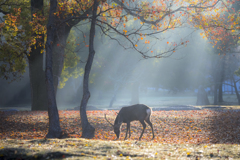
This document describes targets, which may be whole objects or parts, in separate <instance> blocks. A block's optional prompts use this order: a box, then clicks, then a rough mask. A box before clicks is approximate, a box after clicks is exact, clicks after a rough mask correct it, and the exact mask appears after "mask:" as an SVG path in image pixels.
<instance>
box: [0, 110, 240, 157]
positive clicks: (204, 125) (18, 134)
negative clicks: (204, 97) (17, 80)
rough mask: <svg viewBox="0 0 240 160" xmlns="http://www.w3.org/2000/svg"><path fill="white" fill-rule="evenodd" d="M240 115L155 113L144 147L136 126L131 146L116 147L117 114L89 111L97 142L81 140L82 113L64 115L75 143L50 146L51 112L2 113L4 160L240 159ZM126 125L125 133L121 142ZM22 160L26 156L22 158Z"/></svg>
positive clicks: (228, 112)
mask: <svg viewBox="0 0 240 160" xmlns="http://www.w3.org/2000/svg"><path fill="white" fill-rule="evenodd" d="M239 112H240V111H238V110H215V111H213V110H208V109H204V110H188V111H154V112H153V114H152V117H151V121H152V123H153V126H154V133H155V139H154V140H152V141H150V140H151V138H152V133H151V128H150V127H149V126H147V128H146V130H145V132H144V135H143V138H142V141H141V142H139V141H137V140H138V137H139V135H140V133H141V130H142V126H141V124H140V123H139V122H132V123H131V138H129V139H128V141H113V140H114V139H115V138H116V136H115V134H114V132H113V128H112V127H111V126H110V125H109V124H108V123H107V122H106V121H105V118H104V114H105V113H106V114H107V117H108V119H109V121H111V122H112V123H113V122H114V118H115V117H116V112H115V111H107V110H106V111H87V114H88V118H89V122H90V123H91V124H92V125H93V126H94V127H95V128H96V132H95V137H94V139H93V140H84V139H79V138H80V137H81V120H80V113H79V111H65V110H62V111H59V116H60V124H61V128H62V130H63V131H64V132H65V133H66V134H67V135H68V137H69V138H67V139H61V140H56V139H53V140H45V139H44V137H45V136H46V134H47V131H48V116H47V112H42V111H19V112H7V111H5V112H3V111H1V112H0V117H1V119H0V139H1V140H0V159H1V157H2V158H3V157H5V158H6V157H11V156H10V155H12V156H18V157H19V156H20V157H23V159H35V158H36V159H46V158H47V157H48V158H64V157H69V158H70V157H78V158H79V157H81V156H84V157H85V158H90V159H91V158H98V159H101V158H106V157H108V158H116V157H118V158H120V159H128V158H129V159H130V158H136V159H139V158H144V159H145V158H153V157H156V158H164V157H165V158H168V159H169V158H173V159H176V158H179V159H181V158H182V159H186V158H194V159H196V158H201V159H202V158H203V159H204V158H205V159H209V158H216V159H221V158H229V157H230V158H233V159H239V158H240V151H239V149H240V147H239V143H240V116H239ZM125 131H126V125H125V124H124V125H123V127H122V133H121V140H123V138H124V136H125ZM19 154H21V155H19Z"/></svg>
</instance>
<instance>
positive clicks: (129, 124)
mask: <svg viewBox="0 0 240 160" xmlns="http://www.w3.org/2000/svg"><path fill="white" fill-rule="evenodd" d="M128 131H129V133H128V135H129V137H128V138H130V137H131V131H130V122H129V129H128Z"/></svg>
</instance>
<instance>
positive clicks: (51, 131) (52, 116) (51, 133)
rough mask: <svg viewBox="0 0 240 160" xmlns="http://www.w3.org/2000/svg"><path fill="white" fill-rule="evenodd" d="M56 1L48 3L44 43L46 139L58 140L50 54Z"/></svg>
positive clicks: (59, 133) (57, 118) (57, 119)
mask: <svg viewBox="0 0 240 160" xmlns="http://www.w3.org/2000/svg"><path fill="white" fill-rule="evenodd" d="M56 8H57V0H51V1H50V12H49V21H48V24H47V43H46V70H45V74H46V75H45V76H46V87H47V100H48V117H49V128H48V134H47V136H46V137H47V138H60V137H61V134H62V131H61V127H60V124H59V115H58V109H57V104H56V97H55V92H54V85H53V72H52V52H53V45H52V43H53V41H54V37H55V34H56V24H55V23H56V21H55V20H56V17H55V16H54V14H53V13H55V12H56Z"/></svg>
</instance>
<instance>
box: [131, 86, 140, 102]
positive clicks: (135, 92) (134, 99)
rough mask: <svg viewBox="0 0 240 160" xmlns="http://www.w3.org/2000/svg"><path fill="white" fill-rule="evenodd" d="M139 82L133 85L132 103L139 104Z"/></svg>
mask: <svg viewBox="0 0 240 160" xmlns="http://www.w3.org/2000/svg"><path fill="white" fill-rule="evenodd" d="M138 88H139V82H135V83H133V86H132V94H131V95H132V96H131V105H133V104H139V89H138Z"/></svg>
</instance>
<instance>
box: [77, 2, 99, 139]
mask: <svg viewBox="0 0 240 160" xmlns="http://www.w3.org/2000/svg"><path fill="white" fill-rule="evenodd" d="M98 4H99V2H97V0H94V4H93V14H92V22H91V28H90V37H89V55H88V59H87V63H86V66H85V72H84V77H83V97H82V101H81V105H80V117H81V121H82V137H83V138H93V137H94V133H95V128H94V127H93V126H92V125H91V124H90V123H89V122H88V119H87V113H86V107H87V103H88V100H89V98H90V91H89V88H88V82H89V74H90V71H91V67H92V63H93V58H94V55H95V51H94V35H95V25H96V19H97V17H96V13H97V7H98Z"/></svg>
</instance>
